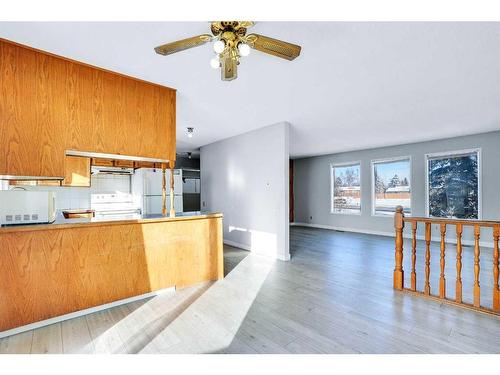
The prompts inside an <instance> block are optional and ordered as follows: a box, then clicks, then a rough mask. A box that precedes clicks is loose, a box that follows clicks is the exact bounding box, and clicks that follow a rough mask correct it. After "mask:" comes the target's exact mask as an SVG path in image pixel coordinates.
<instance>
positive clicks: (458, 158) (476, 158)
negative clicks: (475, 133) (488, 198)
mask: <svg viewBox="0 0 500 375" xmlns="http://www.w3.org/2000/svg"><path fill="white" fill-rule="evenodd" d="M426 177H427V181H426V197H427V205H426V206H427V207H426V210H427V212H426V213H427V216H431V217H444V218H456V219H480V218H481V150H480V149H474V150H462V151H455V152H448V153H439V154H428V155H426Z"/></svg>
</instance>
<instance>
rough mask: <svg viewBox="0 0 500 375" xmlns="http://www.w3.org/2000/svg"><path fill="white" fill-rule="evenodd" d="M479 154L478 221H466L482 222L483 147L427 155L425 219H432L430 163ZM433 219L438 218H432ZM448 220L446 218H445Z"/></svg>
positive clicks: (425, 158)
mask: <svg viewBox="0 0 500 375" xmlns="http://www.w3.org/2000/svg"><path fill="white" fill-rule="evenodd" d="M473 153H476V154H477V175H478V176H477V219H465V220H472V221H474V220H482V218H483V169H482V168H483V164H482V155H481V154H482V149H481V147H477V148H469V149H463V150H454V151H442V152H433V153H428V154H425V156H424V160H425V217H428V218H431V216H430V214H429V161H430V160H432V159H445V158H446V157H454V156H455V157H456V156H465V155H467V154H473ZM432 218H438V217H437V216H432ZM444 219H446V218H444ZM461 220H464V219H461Z"/></svg>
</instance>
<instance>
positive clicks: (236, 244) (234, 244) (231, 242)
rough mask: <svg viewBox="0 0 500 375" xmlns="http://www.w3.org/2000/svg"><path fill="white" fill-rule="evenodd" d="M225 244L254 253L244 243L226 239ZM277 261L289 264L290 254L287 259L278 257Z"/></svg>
mask: <svg viewBox="0 0 500 375" xmlns="http://www.w3.org/2000/svg"><path fill="white" fill-rule="evenodd" d="M223 242H224V243H225V244H226V245H229V246H233V247H237V248H238V249H242V250H246V251H250V252H251V251H252V248H251V247H250V246H248V245H245V244H242V243H239V242H235V241H231V240H226V239H224V241H223ZM259 255H262V256H266V255H264V254H259ZM276 259H279V260H282V261H285V262H287V261H289V260H290V254H288V256H287V257H283V256H281V255H277V257H276Z"/></svg>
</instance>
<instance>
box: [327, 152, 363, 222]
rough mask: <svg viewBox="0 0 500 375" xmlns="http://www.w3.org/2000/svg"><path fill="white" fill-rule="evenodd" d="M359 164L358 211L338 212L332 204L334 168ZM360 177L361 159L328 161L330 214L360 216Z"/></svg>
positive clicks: (361, 206) (361, 208) (361, 202)
mask: <svg viewBox="0 0 500 375" xmlns="http://www.w3.org/2000/svg"><path fill="white" fill-rule="evenodd" d="M354 165H359V212H338V211H334V210H333V204H334V198H335V197H334V185H335V182H334V169H335V168H340V167H349V166H354ZM361 186H362V177H361V160H357V161H351V162H345V163H330V214H331V215H355V216H360V215H361V213H362V210H363V198H362V194H361V192H362V191H361Z"/></svg>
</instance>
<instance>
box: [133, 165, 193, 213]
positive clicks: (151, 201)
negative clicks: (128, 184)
mask: <svg viewBox="0 0 500 375" xmlns="http://www.w3.org/2000/svg"><path fill="white" fill-rule="evenodd" d="M165 179H166V183H167V184H166V188H167V212H168V211H170V170H169V169H167V170H166V172H165ZM182 185H183V184H182V170H181V169H174V208H175V212H183V200H182ZM132 195H133V196H134V201H135V202H136V204H138V205H140V207H141V209H142V213H143V214H145V215H155V214H161V207H162V171H161V169H151V168H141V169H138V170H136V172H135V173H134V175H133V176H132Z"/></svg>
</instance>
